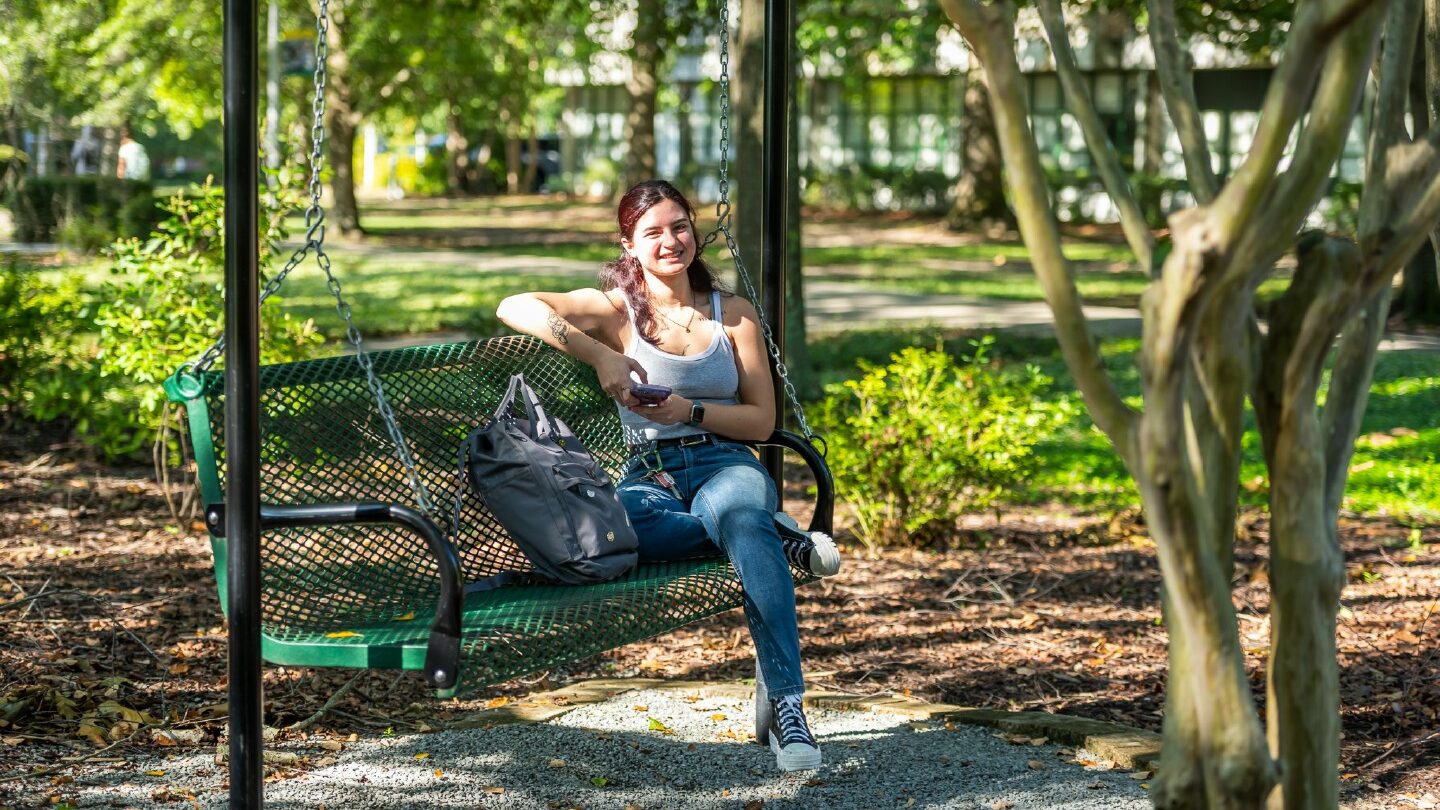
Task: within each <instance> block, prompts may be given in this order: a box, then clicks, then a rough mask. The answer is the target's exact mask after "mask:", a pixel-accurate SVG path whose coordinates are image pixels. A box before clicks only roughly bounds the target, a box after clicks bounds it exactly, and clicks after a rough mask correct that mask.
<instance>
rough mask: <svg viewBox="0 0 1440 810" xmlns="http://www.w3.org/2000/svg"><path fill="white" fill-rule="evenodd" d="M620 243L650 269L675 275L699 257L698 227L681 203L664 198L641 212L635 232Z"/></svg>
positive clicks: (656, 272)
mask: <svg viewBox="0 0 1440 810" xmlns="http://www.w3.org/2000/svg"><path fill="white" fill-rule="evenodd" d="M620 244H621V245H622V246H623V247H624V248H625V250H626V252H628V253H629V254H630V255H632V256H634V257H635V259H636V260H637V261H639V262H640V266H641V267H642V268H644V269H645V271H646V272H648V273H651V274H653V275H656V276H661V277H666V276H674V275H678V274H680V273H683V272H685V271H686V270H687V269H688V268H689V267H690V262H692V261H694V260H695V226H694V225H693V224H692V223H691V222H690V216H689V214H687V213H686V212H685V209H684V208H682V207H680V205H679V204H678V203H676V202H675V201H674V200H661V201H660V202H658V203H656V204H655V205H652V206H650V210H648V211H646V212H645V213H644V214H643V215H641V217H640V219H639V221H638V222H636V223H635V232H634V234H633V235H632V236H631V237H630V238H629V239H624V238H622V239H621V240H620Z"/></svg>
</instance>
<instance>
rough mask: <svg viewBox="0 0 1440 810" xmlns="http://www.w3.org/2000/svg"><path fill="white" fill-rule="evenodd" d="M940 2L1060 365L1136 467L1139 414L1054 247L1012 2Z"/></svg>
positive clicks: (1056, 232) (1056, 237)
mask: <svg viewBox="0 0 1440 810" xmlns="http://www.w3.org/2000/svg"><path fill="white" fill-rule="evenodd" d="M940 7H941V8H942V9H943V10H944V11H945V14H946V15H947V16H948V17H949V18H950V20H951V22H953V23H954V24H955V27H956V28H958V29H959V31H960V33H961V35H962V36H964V37H965V39H966V40H967V41H968V42H969V43H970V47H971V48H973V49H974V51H975V55H976V57H977V58H978V59H979V60H980V63H981V64H982V65H983V66H984V68H985V81H986V83H987V84H988V85H989V88H990V103H991V106H992V108H993V110H994V112H995V130H996V133H997V134H998V136H999V141H1000V155H1001V158H1002V159H1003V161H1004V164H1005V169H1006V171H1007V172H1008V173H1009V179H1010V190H1011V194H1012V197H1013V201H1014V204H1015V214H1016V219H1017V221H1018V223H1019V226H1020V235H1021V236H1022V237H1023V238H1024V240H1025V245H1026V247H1027V248H1029V250H1030V255H1031V262H1032V264H1033V266H1034V268H1035V275H1036V277H1037V278H1038V280H1039V281H1040V286H1041V289H1042V290H1043V291H1044V293H1045V300H1046V302H1047V303H1048V304H1049V305H1050V310H1051V312H1052V313H1054V316H1055V334H1056V337H1057V338H1058V339H1059V342H1060V350H1061V353H1062V354H1064V356H1065V364H1066V365H1067V366H1068V367H1069V369H1070V372H1071V374H1073V375H1074V376H1075V383H1076V386H1077V387H1078V388H1079V389H1080V393H1081V395H1082V396H1084V398H1085V405H1086V407H1087V408H1088V409H1089V410H1090V415H1091V418H1093V419H1094V420H1095V424H1096V426H1098V427H1099V428H1100V429H1101V430H1102V431H1104V432H1105V435H1107V436H1108V437H1110V441H1111V442H1112V443H1114V445H1115V450H1116V452H1117V453H1118V454H1119V455H1120V458H1121V459H1123V460H1124V461H1125V463H1126V465H1127V466H1128V467H1129V468H1130V470H1131V471H1132V472H1135V471H1137V470H1138V469H1139V468H1138V467H1137V462H1138V456H1137V441H1138V438H1137V424H1138V414H1137V413H1136V412H1135V411H1134V410H1133V409H1131V408H1130V406H1128V405H1126V404H1125V401H1124V400H1123V399H1121V397H1120V393H1119V391H1117V390H1116V388H1115V384H1114V381H1113V380H1111V379H1110V376H1109V375H1108V374H1107V373H1106V372H1105V366H1104V363H1103V362H1102V361H1101V358H1100V351H1099V348H1098V347H1097V346H1096V344H1095V338H1094V335H1092V334H1091V332H1090V324H1089V321H1088V320H1086V318H1085V312H1084V310H1083V308H1082V307H1081V302H1080V294H1079V292H1078V291H1077V290H1076V289H1075V281H1074V277H1073V273H1072V271H1071V268H1070V264H1069V261H1068V260H1066V258H1065V254H1064V252H1062V251H1061V249H1060V229H1059V226H1058V224H1057V223H1056V222H1055V215H1054V213H1053V212H1052V211H1051V209H1050V190H1049V188H1048V187H1047V185H1046V182H1045V171H1044V169H1043V167H1042V166H1041V165H1040V154H1039V151H1038V150H1037V149H1036V146H1035V138H1034V135H1032V134H1031V132H1030V123H1029V120H1028V118H1027V117H1026V105H1025V90H1024V84H1023V79H1022V77H1021V75H1020V66H1019V64H1018V63H1017V62H1016V59H1015V46H1014V41H1013V36H1014V35H1013V31H1014V27H1013V19H1014V9H1013V6H1011V5H1010V4H1009V3H1008V2H1001V3H995V4H993V5H983V4H981V3H980V2H978V0H940Z"/></svg>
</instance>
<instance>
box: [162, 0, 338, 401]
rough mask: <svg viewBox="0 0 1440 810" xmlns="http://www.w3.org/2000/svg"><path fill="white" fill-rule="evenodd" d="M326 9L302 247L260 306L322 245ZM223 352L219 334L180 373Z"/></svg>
mask: <svg viewBox="0 0 1440 810" xmlns="http://www.w3.org/2000/svg"><path fill="white" fill-rule="evenodd" d="M329 9H330V2H329V0H320V11H319V13H318V14H317V15H316V16H315V73H314V88H315V89H314V95H313V96H312V97H311V100H310V111H311V113H312V114H313V117H312V118H311V120H310V181H309V191H310V195H309V196H310V204H309V206H307V207H306V209H305V244H303V245H301V246H300V247H299V248H297V249H296V250H295V252H294V253H292V254H291V255H290V259H289V261H287V262H285V266H284V267H283V268H282V269H281V270H280V272H279V273H277V274H275V275H274V276H272V277H271V278H270V280H269V281H267V282H266V283H265V288H264V289H263V290H261V291H260V298H259V304H260V306H264V305H265V302H266V301H267V300H268V299H269V298H270V296H272V295H274V294H275V293H277V292H279V291H280V287H281V285H283V284H284V283H285V279H286V277H288V276H289V275H290V272H291V271H292V270H294V269H295V268H296V267H299V266H300V262H302V261H304V260H305V256H306V254H308V253H309V252H310V249H311V248H317V249H318V248H319V247H320V245H322V244H324V243H325V209H324V207H322V206H321V205H320V195H321V193H322V192H323V191H324V184H323V183H321V181H320V173H321V170H322V169H324V167H325V85H326V82H327V81H328V74H327V73H326V72H325V62H326V61H327V59H328V58H329V54H330V43H329V42H328V41H327V40H328V39H329V37H328V36H327V34H328V33H329V31H330V16H329ZM224 351H225V335H223V334H222V335H220V337H218V338H216V339H215V342H214V343H213V344H211V345H210V348H208V349H206V350H205V351H204V352H203V353H202V354H201V355H200V356H199V357H198V358H196V359H195V360H193V361H191V362H190V363H188V364H186V365H185V366H182V369H188V370H189V371H190V372H191V373H194V374H203V373H204V372H206V371H209V370H210V369H211V367H212V366H214V365H215V361H216V360H219V359H220V355H221V354H223V353H224Z"/></svg>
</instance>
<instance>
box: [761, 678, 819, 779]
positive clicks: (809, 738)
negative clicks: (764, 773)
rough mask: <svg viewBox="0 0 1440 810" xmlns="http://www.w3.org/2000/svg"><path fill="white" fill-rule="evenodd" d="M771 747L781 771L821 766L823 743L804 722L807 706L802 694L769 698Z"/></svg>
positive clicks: (802, 769)
mask: <svg viewBox="0 0 1440 810" xmlns="http://www.w3.org/2000/svg"><path fill="white" fill-rule="evenodd" d="M769 731H770V734H769V736H770V750H771V751H774V752H775V765H776V766H777V767H778V768H779V769H780V770H782V771H806V770H812V769H814V768H818V767H820V746H818V745H816V744H815V735H814V734H811V733H810V724H809V723H807V722H805V707H804V704H803V702H802V700H801V698H800V696H799V695H788V696H786V697H782V698H774V699H773V700H771V701H770V729H769Z"/></svg>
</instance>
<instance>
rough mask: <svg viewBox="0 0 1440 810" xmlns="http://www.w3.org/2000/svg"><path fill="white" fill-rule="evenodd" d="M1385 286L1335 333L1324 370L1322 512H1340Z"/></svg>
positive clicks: (1385, 304) (1380, 327)
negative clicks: (1327, 376)
mask: <svg viewBox="0 0 1440 810" xmlns="http://www.w3.org/2000/svg"><path fill="white" fill-rule="evenodd" d="M1390 290H1391V288H1390V285H1388V284H1386V285H1384V286H1383V287H1381V288H1380V291H1379V292H1378V293H1376V294H1375V296H1374V297H1373V298H1371V299H1370V301H1369V303H1367V304H1366V305H1365V307H1364V308H1363V309H1361V310H1360V312H1359V313H1358V314H1356V316H1355V317H1354V318H1352V319H1351V320H1350V323H1348V324H1346V326H1345V329H1344V330H1343V331H1342V332H1341V333H1340V341H1339V346H1338V347H1337V348H1336V351H1335V366H1334V368H1333V369H1332V370H1331V372H1330V390H1329V392H1328V393H1327V394H1326V395H1325V406H1324V408H1323V410H1321V412H1320V435H1321V437H1322V438H1323V439H1324V440H1325V514H1327V515H1334V514H1336V513H1337V512H1339V510H1340V502H1341V500H1342V499H1343V498H1344V497H1345V482H1346V480H1347V479H1348V478H1349V475H1350V459H1351V457H1353V456H1354V455H1355V437H1356V436H1357V435H1359V433H1360V420H1361V418H1362V417H1364V416H1365V405H1366V401H1367V400H1368V399H1369V398H1370V381H1371V379H1372V378H1373V377H1374V373H1375V354H1376V349H1377V348H1378V346H1379V344H1380V335H1381V333H1382V332H1384V330H1385V312H1386V311H1387V310H1388V309H1389V308H1390Z"/></svg>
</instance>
